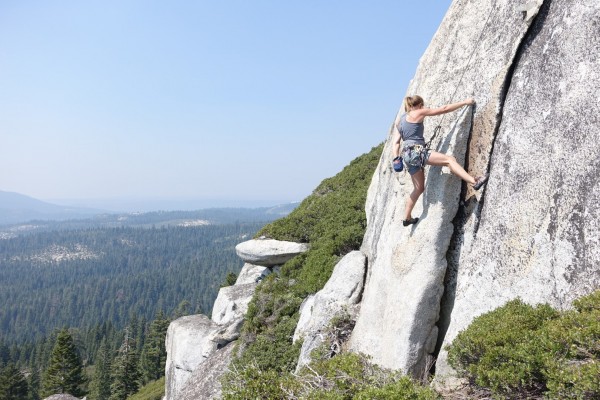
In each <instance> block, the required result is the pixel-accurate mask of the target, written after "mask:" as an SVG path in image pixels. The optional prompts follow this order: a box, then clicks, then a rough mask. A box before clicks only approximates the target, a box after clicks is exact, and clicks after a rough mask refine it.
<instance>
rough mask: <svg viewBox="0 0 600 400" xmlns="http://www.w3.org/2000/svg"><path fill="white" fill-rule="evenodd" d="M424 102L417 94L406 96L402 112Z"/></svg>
mask: <svg viewBox="0 0 600 400" xmlns="http://www.w3.org/2000/svg"><path fill="white" fill-rule="evenodd" d="M422 104H425V102H424V101H423V98H422V97H421V96H419V95H417V94H415V95H414V96H406V97H405V98H404V112H409V111H410V110H412V109H413V108H415V107H417V106H420V105H422Z"/></svg>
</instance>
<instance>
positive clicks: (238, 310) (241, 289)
mask: <svg viewBox="0 0 600 400" xmlns="http://www.w3.org/2000/svg"><path fill="white" fill-rule="evenodd" d="M256 285H257V284H256V283H246V284H243V285H238V284H235V285H232V286H227V287H224V288H221V289H220V290H219V294H218V296H217V299H216V300H215V304H214V305H213V310H212V320H213V321H214V322H216V323H217V324H220V325H225V324H229V323H231V322H232V321H234V320H237V319H240V318H241V319H243V318H244V315H245V314H246V312H247V311H248V303H250V300H252V296H253V295H254V290H255V289H256Z"/></svg>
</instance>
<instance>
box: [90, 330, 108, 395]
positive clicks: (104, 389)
mask: <svg viewBox="0 0 600 400" xmlns="http://www.w3.org/2000/svg"><path fill="white" fill-rule="evenodd" d="M111 362H112V357H111V352H110V349H109V348H108V345H107V343H106V339H102V342H101V343H100V347H99V348H98V352H97V353H96V363H95V364H94V378H93V379H92V382H91V383H90V389H91V393H90V399H92V400H108V399H109V398H110V385H111V377H110V367H111Z"/></svg>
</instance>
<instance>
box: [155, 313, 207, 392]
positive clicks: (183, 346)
mask: <svg viewBox="0 0 600 400" xmlns="http://www.w3.org/2000/svg"><path fill="white" fill-rule="evenodd" d="M217 329H218V325H217V324H215V323H214V322H213V321H211V320H210V319H209V318H208V317H207V316H205V315H202V314H198V315H188V316H186V317H181V318H179V319H176V320H175V321H173V322H171V324H170V325H169V329H168V330H167V338H166V342H165V343H166V348H167V361H166V366H165V377H166V379H165V380H166V384H165V399H166V400H175V399H178V398H179V397H178V394H179V392H180V390H181V389H182V388H183V387H184V385H185V382H186V381H187V380H188V379H189V378H190V376H191V375H192V372H193V371H194V370H195V369H196V368H197V367H198V366H199V365H200V364H202V363H203V362H204V361H205V360H206V359H207V358H208V357H209V356H210V355H211V354H213V353H214V352H216V351H217V348H218V345H217V343H215V342H213V341H212V340H211V335H212V334H213V333H214V331H215V330H217Z"/></svg>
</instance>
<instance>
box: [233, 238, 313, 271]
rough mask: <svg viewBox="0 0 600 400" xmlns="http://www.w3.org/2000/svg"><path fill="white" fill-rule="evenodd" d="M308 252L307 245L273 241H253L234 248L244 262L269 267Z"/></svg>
mask: <svg viewBox="0 0 600 400" xmlns="http://www.w3.org/2000/svg"><path fill="white" fill-rule="evenodd" d="M306 250H308V244H306V243H295V242H286V241H282V240H274V239H253V240H248V241H246V242H242V243H240V244H238V245H237V246H235V251H236V252H237V255H238V256H239V257H240V258H241V259H242V260H244V262H247V263H250V264H255V265H262V266H265V267H270V266H274V265H281V264H283V263H285V262H286V261H288V260H290V259H292V258H294V257H295V256H297V255H298V254H301V253H304V252H305V251H306Z"/></svg>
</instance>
